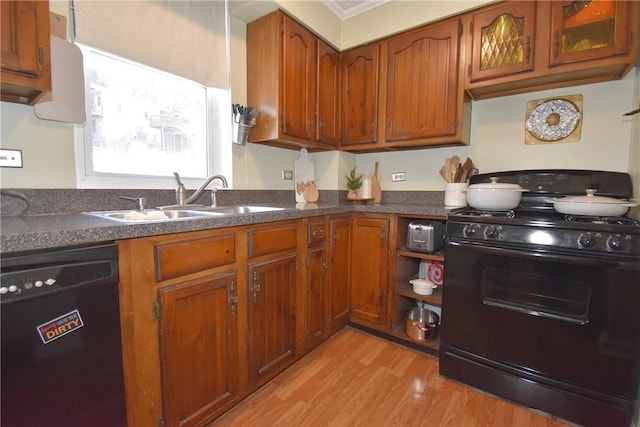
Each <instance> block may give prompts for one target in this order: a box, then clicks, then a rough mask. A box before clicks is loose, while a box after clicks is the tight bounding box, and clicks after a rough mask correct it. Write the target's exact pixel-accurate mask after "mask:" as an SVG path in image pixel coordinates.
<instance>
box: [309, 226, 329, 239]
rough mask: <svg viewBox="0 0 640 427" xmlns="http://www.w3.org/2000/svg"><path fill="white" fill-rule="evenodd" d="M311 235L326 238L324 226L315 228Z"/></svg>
mask: <svg viewBox="0 0 640 427" xmlns="http://www.w3.org/2000/svg"><path fill="white" fill-rule="evenodd" d="M311 235H312V236H313V237H315V238H316V239H324V236H325V235H326V233H325V231H324V228H318V229H315V230H313V231H312V232H311Z"/></svg>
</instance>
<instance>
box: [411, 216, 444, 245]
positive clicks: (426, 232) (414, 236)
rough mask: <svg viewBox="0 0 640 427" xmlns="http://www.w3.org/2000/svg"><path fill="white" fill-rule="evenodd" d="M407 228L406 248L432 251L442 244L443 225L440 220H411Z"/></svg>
mask: <svg viewBox="0 0 640 427" xmlns="http://www.w3.org/2000/svg"><path fill="white" fill-rule="evenodd" d="M408 227H409V229H408V230H407V249H409V250H410V251H415V252H425V253H433V252H437V251H438V250H439V249H440V248H442V246H443V245H444V236H445V225H444V223H443V222H440V221H427V220H419V221H411V223H409V226H408Z"/></svg>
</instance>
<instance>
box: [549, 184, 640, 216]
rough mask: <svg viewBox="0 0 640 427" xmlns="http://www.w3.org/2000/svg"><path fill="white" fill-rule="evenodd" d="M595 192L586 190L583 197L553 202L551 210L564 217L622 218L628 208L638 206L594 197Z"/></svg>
mask: <svg viewBox="0 0 640 427" xmlns="http://www.w3.org/2000/svg"><path fill="white" fill-rule="evenodd" d="M596 192H597V190H595V189H591V188H590V189H587V190H586V195H585V196H567V197H561V198H559V199H554V200H553V208H554V209H555V210H556V211H557V212H560V213H562V214H565V215H588V216H622V215H624V214H626V213H627V211H628V210H629V208H630V207H633V206H638V205H637V204H635V203H629V202H626V201H624V200H618V199H615V198H613V197H603V196H596V195H595V194H596Z"/></svg>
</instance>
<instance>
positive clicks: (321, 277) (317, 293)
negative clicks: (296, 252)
mask: <svg viewBox="0 0 640 427" xmlns="http://www.w3.org/2000/svg"><path fill="white" fill-rule="evenodd" d="M307 263H308V266H307V272H308V274H307V331H306V332H307V333H306V336H307V349H312V348H314V347H316V346H318V344H320V343H321V342H322V341H324V340H325V339H326V338H327V336H328V335H329V333H328V326H329V325H328V321H327V320H328V319H327V302H328V289H327V283H328V280H327V277H328V276H327V268H328V264H327V250H326V248H325V247H324V245H323V246H315V247H311V248H309V251H308V258H307Z"/></svg>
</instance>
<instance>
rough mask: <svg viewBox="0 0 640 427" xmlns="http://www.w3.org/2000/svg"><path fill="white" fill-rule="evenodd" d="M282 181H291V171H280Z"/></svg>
mask: <svg viewBox="0 0 640 427" xmlns="http://www.w3.org/2000/svg"><path fill="white" fill-rule="evenodd" d="M282 179H284V180H287V181H291V180H292V179H293V171H288V170H286V169H285V170H283V171H282Z"/></svg>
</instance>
